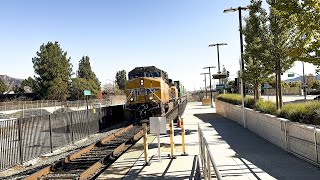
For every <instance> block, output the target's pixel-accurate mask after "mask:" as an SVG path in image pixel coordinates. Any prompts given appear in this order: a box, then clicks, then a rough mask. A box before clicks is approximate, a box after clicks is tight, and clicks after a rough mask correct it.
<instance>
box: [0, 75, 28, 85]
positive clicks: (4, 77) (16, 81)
mask: <svg viewBox="0 0 320 180" xmlns="http://www.w3.org/2000/svg"><path fill="white" fill-rule="evenodd" d="M0 78H1V79H2V80H3V81H4V82H5V83H6V84H7V85H8V86H11V87H14V86H20V85H21V82H22V81H23V79H18V78H13V77H10V76H7V75H0Z"/></svg>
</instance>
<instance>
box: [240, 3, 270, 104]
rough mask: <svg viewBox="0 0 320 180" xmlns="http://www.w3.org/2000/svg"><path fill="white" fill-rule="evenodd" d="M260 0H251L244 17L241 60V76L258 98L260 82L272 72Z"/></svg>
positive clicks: (268, 43) (266, 31)
mask: <svg viewBox="0 0 320 180" xmlns="http://www.w3.org/2000/svg"><path fill="white" fill-rule="evenodd" d="M261 4H262V1H261V0H258V1H255V0H251V4H250V6H249V8H250V12H249V17H248V18H246V19H245V21H246V26H245V28H244V29H243V34H244V36H245V42H246V44H245V51H244V54H243V60H244V62H245V65H246V66H245V69H244V73H243V78H244V81H245V82H246V83H250V84H252V85H253V88H254V98H255V99H256V100H258V99H259V98H260V92H259V87H260V84H261V83H262V82H263V81H264V80H265V78H266V77H268V76H269V75H270V74H271V73H272V66H270V65H271V64H270V63H269V62H268V60H269V56H270V55H269V46H270V40H269V37H268V27H267V20H268V18H267V12H266V11H265V9H263V8H262V7H261Z"/></svg>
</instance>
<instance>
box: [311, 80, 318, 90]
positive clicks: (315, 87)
mask: <svg viewBox="0 0 320 180" xmlns="http://www.w3.org/2000/svg"><path fill="white" fill-rule="evenodd" d="M311 88H312V89H320V80H317V81H316V82H314V84H313V85H312V87H311Z"/></svg>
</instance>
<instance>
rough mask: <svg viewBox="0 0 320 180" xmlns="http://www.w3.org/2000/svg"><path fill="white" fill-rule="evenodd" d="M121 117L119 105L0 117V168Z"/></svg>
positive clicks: (80, 135) (64, 144) (104, 125)
mask: <svg viewBox="0 0 320 180" xmlns="http://www.w3.org/2000/svg"><path fill="white" fill-rule="evenodd" d="M123 120H124V117H123V105H119V106H110V107H103V108H97V109H95V110H94V109H89V110H80V111H71V112H64V113H57V114H49V115H44V116H36V117H28V118H18V119H6V120H0V170H2V169H6V168H9V167H11V166H13V165H16V164H23V163H24V162H26V161H28V160H30V159H33V158H36V157H39V156H40V155H43V154H46V153H52V152H53V151H54V150H56V149H58V148H60V147H63V146H66V145H68V144H71V143H74V142H75V141H77V140H80V139H83V138H86V137H89V135H90V134H93V133H96V132H99V131H101V130H103V129H105V128H107V127H110V126H111V125H113V124H115V123H120V122H121V121H123Z"/></svg>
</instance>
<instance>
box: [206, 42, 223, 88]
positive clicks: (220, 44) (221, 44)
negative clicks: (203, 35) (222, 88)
mask: <svg viewBox="0 0 320 180" xmlns="http://www.w3.org/2000/svg"><path fill="white" fill-rule="evenodd" d="M226 45H227V43H217V44H210V45H209V46H208V47H214V46H217V54H218V74H221V71H220V58H219V46H226ZM219 84H221V79H219Z"/></svg>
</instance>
